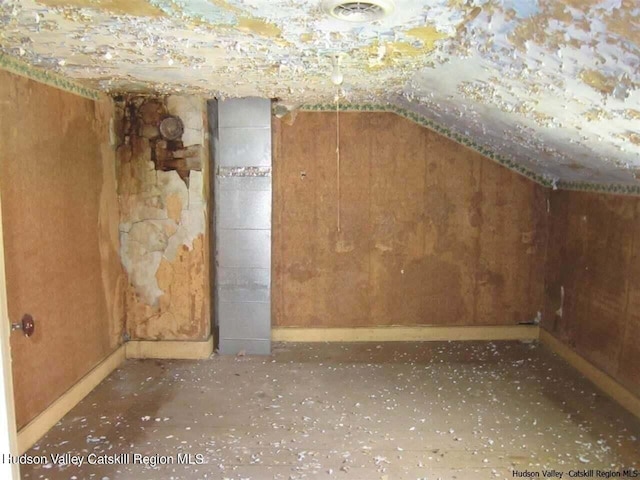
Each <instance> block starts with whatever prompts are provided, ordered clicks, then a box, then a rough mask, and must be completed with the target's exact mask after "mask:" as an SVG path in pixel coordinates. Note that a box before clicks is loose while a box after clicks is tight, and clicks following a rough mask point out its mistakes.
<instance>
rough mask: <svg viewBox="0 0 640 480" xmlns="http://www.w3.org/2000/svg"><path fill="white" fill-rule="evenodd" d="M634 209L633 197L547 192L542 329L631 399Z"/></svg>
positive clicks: (638, 382)
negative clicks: (620, 385)
mask: <svg viewBox="0 0 640 480" xmlns="http://www.w3.org/2000/svg"><path fill="white" fill-rule="evenodd" d="M639 203H640V200H638V199H637V198H633V197H624V196H614V195H599V194H590V193H582V192H553V194H552V195H551V200H550V205H551V212H550V236H549V262H548V264H547V285H546V295H545V298H546V300H545V304H546V307H545V315H544V322H543V327H544V328H545V329H547V330H548V331H549V332H550V333H552V334H553V335H554V336H556V337H557V338H558V339H560V340H561V341H562V342H564V343H565V344H567V345H569V346H570V347H571V348H573V349H574V350H575V351H576V352H578V353H579V354H580V355H582V356H583V357H585V358H586V359H587V360H589V361H590V362H591V363H593V364H594V365H596V366H597V367H599V368H601V369H602V370H604V371H605V372H606V373H608V374H609V375H611V376H612V377H614V378H616V379H617V380H618V381H620V382H621V383H623V385H625V386H626V387H627V388H629V389H630V390H631V391H633V392H635V393H636V394H640V367H639V366H638V361H637V359H638V354H639V353H640V348H639V347H638V345H639V342H638V338H639V337H638V334H639V333H640V328H639V327H640V323H639V319H640V294H639V293H638V291H639V289H638V287H640V285H639V283H640V258H639V256H638V253H637V252H636V250H637V245H638V241H640V237H639V235H640V229H639V227H638V221H639V220H640V218H638V215H639V214H640V211H639ZM561 289H564V299H562V295H561ZM561 305H562V308H561V309H560V307H561Z"/></svg>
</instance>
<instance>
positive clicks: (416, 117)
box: [300, 103, 553, 187]
mask: <svg viewBox="0 0 640 480" xmlns="http://www.w3.org/2000/svg"><path fill="white" fill-rule="evenodd" d="M300 110H304V111H309V112H335V110H336V105H335V104H331V103H319V104H314V105H302V106H301V107H300ZM340 110H341V111H345V112H386V113H395V114H396V115H399V116H401V117H403V118H406V119H407V120H411V121H412V122H414V123H417V124H418V125H420V126H422V127H425V128H428V129H430V130H433V131H434V132H436V133H438V134H440V135H442V136H444V137H447V138H448V139H450V140H453V141H454V142H456V143H459V144H460V145H464V146H465V147H467V148H470V149H472V150H475V151H476V152H478V153H479V154H481V155H483V156H485V157H487V158H489V159H491V160H493V161H494V162H497V163H499V164H500V165H502V166H504V167H506V168H508V169H509V170H512V171H514V172H516V173H518V174H520V175H522V176H524V177H527V178H528V179H529V180H532V181H534V182H536V183H538V184H540V185H542V186H544V187H552V186H553V181H552V180H551V179H550V178H549V177H547V176H545V175H541V174H539V173H536V172H534V171H532V170H530V169H528V168H526V167H523V166H522V165H519V164H518V163H517V162H515V161H513V160H511V159H508V158H505V157H503V156H502V155H498V154H497V153H495V152H493V151H492V150H490V149H488V148H487V147H485V146H483V145H480V144H478V143H476V142H474V141H473V140H471V139H470V138H469V137H467V136H465V135H461V134H459V133H456V132H453V131H452V130H450V129H448V128H446V127H443V126H442V125H440V124H438V123H436V122H434V121H433V120H430V119H428V118H426V117H424V116H423V115H420V114H419V113H416V112H413V111H411V110H407V109H405V108H401V107H398V106H396V105H392V104H381V103H365V104H351V103H347V104H344V105H340Z"/></svg>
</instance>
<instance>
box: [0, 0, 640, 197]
mask: <svg viewBox="0 0 640 480" xmlns="http://www.w3.org/2000/svg"><path fill="white" fill-rule="evenodd" d="M319 3H320V0H300V1H298V2H293V3H292V2H289V1H287V0H274V1H269V2H266V1H263V0H187V1H183V2H174V1H171V0H136V1H131V2H123V1H119V0H20V1H18V0H5V1H3V2H0V51H2V52H4V53H5V54H8V55H12V56H14V57H19V58H21V59H23V60H25V61H28V62H30V63H31V64H33V65H39V66H42V67H45V68H48V69H50V70H52V71H56V72H60V73H62V74H64V75H67V76H69V77H72V78H74V79H77V80H79V81H82V82H84V83H85V84H86V85H87V86H92V87H96V88H100V89H102V90H106V91H111V92H118V91H129V92H159V93H190V94H197V95H201V96H203V97H207V98H213V97H219V98H221V97H224V96H251V95H256V96H262V97H268V98H279V99H283V100H284V101H286V102H288V103H289V104H292V105H295V104H300V103H313V102H326V101H331V100H332V98H333V96H334V95H335V87H334V86H333V85H332V84H331V82H330V80H329V72H330V71H331V60H330V56H331V55H332V54H334V53H336V52H343V53H345V54H346V55H345V57H344V60H343V62H342V69H343V72H344V76H345V82H344V84H343V86H342V93H343V95H344V97H345V100H346V101H349V102H354V103H355V102H357V103H366V102H392V103H393V104H395V105H398V106H400V107H402V108H407V109H410V110H414V111H416V112H418V113H420V114H421V115H424V116H426V117H427V118H430V119H431V120H433V121H436V122H438V123H440V124H442V125H444V126H445V127H447V128H449V129H450V130H452V131H455V132H457V133H458V134H460V135H466V136H468V137H471V138H472V139H473V140H474V142H475V143H478V144H482V145H486V146H487V148H490V149H491V150H492V151H494V152H496V153H497V154H499V155H501V156H503V157H505V158H511V159H514V160H515V161H517V162H520V163H521V164H522V165H524V166H525V167H527V168H528V169H531V170H533V171H534V172H536V173H537V174H539V175H544V176H546V177H548V178H551V179H554V180H557V181H556V184H557V185H558V186H560V187H565V186H566V187H571V188H576V186H577V185H578V184H582V185H586V184H590V183H600V184H610V183H613V184H618V185H632V186H638V185H640V180H638V178H636V177H637V176H638V175H637V172H638V170H640V144H639V142H638V140H637V139H638V136H637V135H638V128H637V119H638V115H640V113H639V112H640V88H639V85H640V84H639V82H638V71H639V68H640V60H639V59H640V45H639V43H640V34H638V32H640V27H639V21H638V17H639V11H638V7H637V5H636V2H634V1H633V0H599V1H597V0H596V1H590V2H569V3H567V2H562V1H560V0H546V1H542V0H541V1H535V2H523V1H519V0H470V1H467V2H462V1H458V0H436V1H426V0H419V1H414V0H396V2H395V3H396V8H395V11H394V13H393V14H392V15H391V16H389V17H388V18H385V19H383V20H381V21H378V22H375V23H373V24H365V25H362V24H355V25H354V24H350V23H347V22H339V21H337V20H333V19H331V18H329V17H328V16H327V15H325V14H324V13H323V12H322V11H321V9H320V8H319Z"/></svg>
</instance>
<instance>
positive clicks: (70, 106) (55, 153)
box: [0, 71, 125, 427]
mask: <svg viewBox="0 0 640 480" xmlns="http://www.w3.org/2000/svg"><path fill="white" fill-rule="evenodd" d="M0 104H1V105H2V115H0V151H2V155H0V192H1V194H2V208H3V212H2V221H3V229H4V245H5V261H6V274H7V296H8V307H9V316H10V318H11V320H13V321H16V322H17V321H19V319H20V318H21V317H22V315H23V314H24V313H30V314H31V315H32V316H33V317H34V318H35V321H36V328H35V333H34V335H33V336H32V337H30V338H26V337H24V336H23V335H20V334H19V333H17V332H16V333H15V334H13V335H11V354H12V360H13V361H12V367H13V380H14V393H15V399H16V402H15V405H16V417H17V423H18V427H22V426H24V425H25V424H27V423H28V422H29V421H30V420H31V419H32V418H34V417H35V416H36V415H38V414H39V413H40V412H42V411H43V410H44V409H45V408H46V407H48V406H49V405H50V404H51V403H52V402H53V401H55V400H56V399H57V398H58V397H59V396H60V395H61V394H62V393H64V392H65V391H66V390H67V389H69V388H70V387H71V386H73V385H74V384H75V383H76V382H77V381H78V380H80V378H82V377H83V376H84V375H85V374H86V373H88V372H89V371H90V370H91V369H92V368H93V367H94V366H96V365H97V364H98V363H99V362H101V361H102V360H104V359H105V358H106V357H107V356H108V355H110V354H111V353H112V352H113V351H114V350H115V349H116V348H117V347H118V346H119V344H120V342H121V340H122V330H123V328H124V312H123V298H124V285H125V275H124V272H123V270H122V267H121V264H120V255H119V239H118V220H119V214H118V200H117V196H116V172H115V151H114V148H113V146H112V144H111V142H110V139H109V134H108V132H109V128H108V125H109V123H110V120H111V119H112V118H113V116H114V111H113V103H112V101H111V99H110V98H107V97H103V98H101V99H100V100H99V101H93V100H89V99H85V98H82V97H79V96H76V95H72V94H70V93H66V92H62V91H61V90H58V89H55V88H51V87H48V86H46V85H43V84H41V83H37V82H34V81H32V80H28V79H26V78H24V77H20V76H16V75H13V74H9V73H7V72H3V71H0ZM52 366H54V367H55V368H52Z"/></svg>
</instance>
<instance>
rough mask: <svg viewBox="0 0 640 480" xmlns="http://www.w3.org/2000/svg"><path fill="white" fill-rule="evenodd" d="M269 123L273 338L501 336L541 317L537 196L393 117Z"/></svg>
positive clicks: (505, 173)
mask: <svg viewBox="0 0 640 480" xmlns="http://www.w3.org/2000/svg"><path fill="white" fill-rule="evenodd" d="M291 120H292V119H285V120H282V121H275V125H274V157H275V158H274V228H273V235H274V238H273V240H274V252H273V257H274V258H273V271H274V277H273V295H274V307H273V310H274V326H301V327H323V326H324V327H354V326H380V325H475V324H478V325H502V324H517V323H520V322H527V321H532V320H533V319H534V318H535V317H536V315H537V312H538V311H541V310H542V305H543V285H544V258H545V248H546V195H547V193H546V190H545V189H544V188H542V187H540V186H539V185H536V184H534V183H532V182H530V181H528V180H526V179H524V178H522V177H520V176H519V175H517V174H515V173H513V172H511V171H509V170H507V169H505V168H503V167H501V166H499V165H497V164H496V163H494V162H492V161H491V160H489V159H487V158H484V157H482V156H481V155H480V154H478V153H476V152H474V151H472V150H469V149H467V148H465V147H463V146H461V145H459V144H457V143H455V142H452V141H450V140H448V139H446V138H444V137H442V136H439V135H438V134H436V133H434V132H432V131H431V130H428V129H425V128H422V127H420V126H419V125H417V124H415V123H413V122H410V121H408V120H406V119H403V118H401V117H398V116H396V115H394V114H391V113H344V112H343V113H341V115H340V138H341V141H340V156H341V168H340V179H341V182H340V183H341V186H340V206H341V210H340V212H341V230H340V231H339V232H338V230H337V208H338V201H337V198H338V187H337V183H336V172H337V170H336V152H335V149H336V115H335V113H312V112H305V113H299V114H298V115H297V116H296V117H295V120H294V121H293V122H292V121H291Z"/></svg>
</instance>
